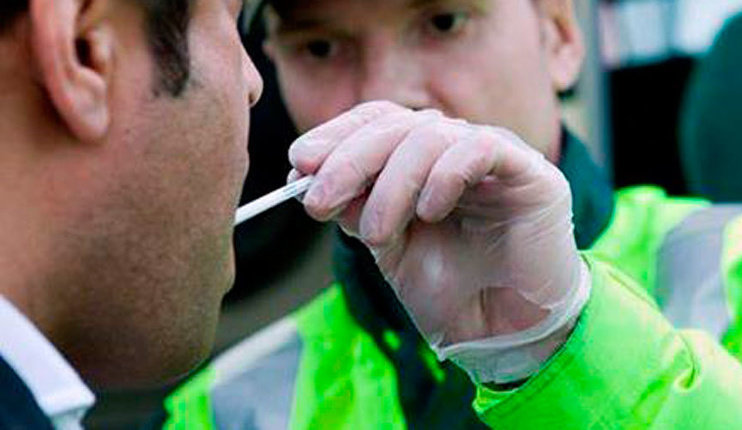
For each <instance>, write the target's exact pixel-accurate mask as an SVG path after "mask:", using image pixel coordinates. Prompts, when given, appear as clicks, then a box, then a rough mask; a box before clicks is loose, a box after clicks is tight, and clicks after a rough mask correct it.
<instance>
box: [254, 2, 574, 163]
mask: <svg viewBox="0 0 742 430" xmlns="http://www.w3.org/2000/svg"><path fill="white" fill-rule="evenodd" d="M536 3H537V2H533V1H524V0H520V1H511V0H508V1H502V0H379V1H373V2H371V1H368V0H276V1H274V2H273V5H272V7H269V9H268V12H267V22H268V33H269V35H268V39H267V42H266V45H265V46H266V50H267V53H268V54H269V56H270V57H271V58H272V59H273V60H274V62H275V64H276V67H277V71H278V77H279V82H280V85H281V91H282V95H283V98H284V101H285V103H286V105H287V107H288V110H289V112H290V114H291V116H292V118H293V120H294V121H295V123H296V125H297V127H298V128H299V130H300V131H306V130H308V129H310V128H312V127H314V126H317V125H319V124H320V123H322V122H325V121H327V120H329V119H331V118H333V117H335V116H337V115H338V114H340V113H341V112H343V111H345V110H347V109H349V108H351V107H352V106H354V105H356V104H358V103H361V102H364V101H371V100H382V99H383V100H390V101H393V102H396V103H399V104H401V105H404V106H407V107H410V108H415V109H418V108H435V109H438V110H441V111H443V112H444V113H445V114H447V115H449V116H452V117H457V118H463V119H466V120H469V121H471V122H475V123H481V124H492V125H498V126H504V127H508V128H510V129H512V130H514V131H515V132H517V133H519V134H520V135H521V136H522V137H523V138H524V139H525V140H526V141H528V142H529V143H531V144H532V145H534V146H535V147H537V148H538V149H540V150H541V151H543V152H547V150H548V149H549V145H551V144H552V143H553V142H554V141H555V140H556V139H555V135H554V133H555V129H556V130H558V123H559V115H558V109H557V105H556V97H555V93H556V91H555V89H554V87H553V85H552V80H551V77H550V74H549V59H548V58H549V57H548V52H547V49H546V47H545V46H544V44H543V39H542V33H543V25H544V20H545V19H544V18H542V16H541V14H540V10H539V8H538V7H537V6H536Z"/></svg>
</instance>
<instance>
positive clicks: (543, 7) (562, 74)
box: [537, 0, 585, 92]
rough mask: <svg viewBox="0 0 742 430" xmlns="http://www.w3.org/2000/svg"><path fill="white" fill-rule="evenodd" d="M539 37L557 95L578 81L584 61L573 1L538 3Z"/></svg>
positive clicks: (543, 0)
mask: <svg viewBox="0 0 742 430" xmlns="http://www.w3.org/2000/svg"><path fill="white" fill-rule="evenodd" d="M537 3H538V7H539V14H540V19H541V38H542V45H543V49H544V52H545V54H546V57H547V61H548V63H547V66H548V68H549V74H550V75H551V81H552V85H553V86H554V89H555V90H556V92H562V91H566V90H568V89H570V88H572V86H574V84H575V83H576V82H577V79H578V77H579V76H580V70H581V69H582V63H583V61H584V58H585V43H584V40H583V36H582V31H581V30H580V26H579V23H578V22H577V16H576V15H575V6H574V2H573V0H537Z"/></svg>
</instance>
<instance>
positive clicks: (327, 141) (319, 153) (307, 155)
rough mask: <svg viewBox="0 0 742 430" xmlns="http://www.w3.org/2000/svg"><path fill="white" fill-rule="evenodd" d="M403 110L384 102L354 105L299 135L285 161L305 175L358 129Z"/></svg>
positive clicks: (312, 171)
mask: <svg viewBox="0 0 742 430" xmlns="http://www.w3.org/2000/svg"><path fill="white" fill-rule="evenodd" d="M405 111H407V109H405V108H403V107H402V106H399V105H396V104H394V103H392V102H386V101H377V102H369V103H364V104H361V105H358V106H356V107H354V108H353V109H351V110H349V111H348V112H346V113H344V114H342V115H340V116H338V117H336V118H335V119H333V120H331V121H329V122H327V123H325V124H323V125H320V126H319V127H317V128H315V129H313V130H311V131H309V132H307V133H306V134H304V135H303V136H301V137H299V138H298V139H297V140H296V141H295V142H294V143H293V144H292V145H291V147H290V148H289V162H290V163H291V165H292V166H293V167H294V168H295V169H296V170H298V171H299V172H301V173H303V174H305V175H307V174H313V173H316V172H317V170H318V169H319V167H320V166H321V165H322V164H323V163H324V162H325V160H326V159H327V157H328V156H329V154H330V153H332V152H333V151H334V150H335V148H336V147H337V146H338V145H340V144H341V143H342V142H343V141H344V140H345V139H346V138H347V137H348V136H350V135H351V134H353V133H354V132H355V131H357V130H358V129H359V128H361V127H363V126H364V125H367V124H369V123H371V122H373V121H374V120H376V119H378V118H380V117H382V116H385V115H389V114H391V113H400V112H405Z"/></svg>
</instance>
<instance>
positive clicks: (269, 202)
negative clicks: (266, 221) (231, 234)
mask: <svg viewBox="0 0 742 430" xmlns="http://www.w3.org/2000/svg"><path fill="white" fill-rule="evenodd" d="M312 180H314V176H305V177H303V178H301V179H299V180H297V181H294V182H292V183H290V184H288V185H286V186H284V187H281V188H279V189H277V190H276V191H273V192H271V193H268V194H266V195H264V196H263V197H261V198H259V199H257V200H253V201H252V202H250V203H248V204H246V205H245V206H242V207H241V208H239V209H237V214H236V215H235V220H234V225H235V227H236V226H238V225H240V224H242V223H243V222H245V221H247V220H249V219H250V218H253V217H255V216H256V215H259V214H261V213H263V212H265V211H267V210H268V209H270V208H272V207H275V206H278V205H280V204H281V203H283V202H285V201H287V200H290V199H292V198H294V197H296V196H299V195H302V194H304V193H306V192H307V190H308V189H309V186H310V185H312Z"/></svg>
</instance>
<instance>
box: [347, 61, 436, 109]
mask: <svg viewBox="0 0 742 430" xmlns="http://www.w3.org/2000/svg"><path fill="white" fill-rule="evenodd" d="M366 53H367V54H366V55H364V59H363V67H362V71H361V74H360V80H359V82H358V96H359V97H358V98H359V101H360V102H367V101H374V100H388V101H392V102H394V103H397V104H399V105H402V106H405V107H407V108H410V109H424V108H427V107H430V106H431V103H432V101H431V99H430V95H429V92H428V88H427V82H426V78H425V70H424V68H423V67H421V64H420V62H419V61H418V60H417V59H416V58H415V56H414V55H410V54H407V53H406V52H404V51H403V50H398V49H390V48H387V49H375V50H373V49H372V50H367V51H366Z"/></svg>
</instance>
